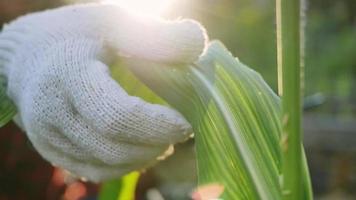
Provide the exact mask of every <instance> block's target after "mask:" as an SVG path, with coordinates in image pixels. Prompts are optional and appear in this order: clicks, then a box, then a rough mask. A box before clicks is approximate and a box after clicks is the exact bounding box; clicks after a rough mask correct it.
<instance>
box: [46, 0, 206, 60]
mask: <svg viewBox="0 0 356 200" xmlns="http://www.w3.org/2000/svg"><path fill="white" fill-rule="evenodd" d="M49 14H50V13H49ZM74 19H75V20H74ZM56 20H59V21H60V22H63V23H65V24H70V25H71V26H70V27H71V29H74V30H77V31H78V32H79V33H81V34H84V35H89V36H92V37H94V38H99V39H103V40H104V42H105V44H106V45H108V46H110V47H112V48H114V49H115V50H116V51H117V52H118V53H120V54H121V55H126V56H130V57H132V56H133V57H139V58H143V59H148V60H152V61H157V62H169V63H182V62H183V63H191V62H193V61H195V60H197V58H198V56H199V55H200V54H201V53H202V52H203V49H204V47H205V42H206V40H207V36H206V33H205V30H204V28H203V27H202V26H201V25H200V24H199V23H198V22H196V21H193V20H176V21H165V20H162V19H156V18H148V17H140V16H137V15H133V14H131V13H129V12H127V11H126V10H125V9H123V8H121V7H119V6H117V5H112V4H91V5H76V6H69V7H65V8H63V9H60V11H59V12H58V14H57V15H56ZM46 21H49V20H48V19H47V20H46ZM47 23H48V22H47Z"/></svg>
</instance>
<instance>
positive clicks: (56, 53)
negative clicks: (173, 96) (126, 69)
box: [0, 4, 206, 181]
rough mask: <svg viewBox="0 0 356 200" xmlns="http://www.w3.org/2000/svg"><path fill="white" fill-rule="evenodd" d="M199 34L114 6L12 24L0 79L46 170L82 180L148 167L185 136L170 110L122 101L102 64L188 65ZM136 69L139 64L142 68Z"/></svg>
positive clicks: (0, 50)
mask: <svg viewBox="0 0 356 200" xmlns="http://www.w3.org/2000/svg"><path fill="white" fill-rule="evenodd" d="M205 39H206V38H205V34H204V30H203V29H202V28H201V26H200V25H199V24H198V23H196V22H194V21H190V20H183V21H175V22H167V21H161V20H157V19H143V18H139V17H137V16H133V15H131V14H129V13H127V12H126V11H124V10H122V9H121V8H120V7H118V6H114V5H105V4H90V5H76V6H67V7H63V8H59V9H54V10H48V11H45V12H40V13H34V14H30V15H27V16H24V17H21V18H19V19H17V20H15V21H14V22H12V23H10V24H9V25H7V26H5V28H4V29H3V31H2V32H1V34H0V75H1V74H2V75H4V76H5V77H6V79H7V93H8V96H9V97H10V98H11V99H12V100H13V101H14V103H15V104H16V106H17V108H18V117H17V119H18V120H17V121H18V123H19V124H22V127H23V129H24V130H25V131H26V132H27V135H28V137H29V139H30V140H31V142H32V143H33V145H34V147H35V148H36V149H37V150H38V152H39V153H40V154H41V155H42V156H43V157H44V158H45V159H47V160H49V161H50V162H51V163H52V164H54V165H57V166H60V167H63V168H65V169H67V170H69V171H70V172H72V173H74V174H76V175H78V176H81V177H86V178H88V179H89V180H92V181H101V180H105V179H111V178H115V177H118V176H121V175H123V174H125V173H127V172H129V171H131V170H137V169H142V168H145V167H147V166H150V165H152V164H153V163H155V162H156V158H157V157H158V156H160V155H162V154H163V153H164V152H165V150H166V149H167V148H168V146H169V145H170V144H174V143H177V142H181V141H183V140H185V139H186V138H187V137H188V136H189V135H190V134H191V131H192V130H191V127H190V125H189V124H188V123H187V121H186V120H185V119H184V118H183V117H182V116H181V115H180V114H179V113H177V112H176V111H174V110H172V109H170V108H167V107H163V106H160V105H153V104H149V103H147V102H144V101H143V100H142V99H140V98H138V97H133V96H129V95H128V94H127V93H126V92H125V91H124V90H123V89H122V88H121V87H120V85H118V84H117V83H116V82H115V81H114V80H113V79H111V77H110V75H109V72H108V67H107V66H106V64H105V59H104V58H105V57H107V55H108V54H110V52H114V53H116V54H117V55H119V56H130V57H138V58H141V59H147V60H150V61H154V62H163V63H170V64H171V63H191V62H193V61H195V60H196V59H197V58H198V56H199V55H200V54H201V53H202V51H203V48H204V45H205ZM142 67H145V66H142Z"/></svg>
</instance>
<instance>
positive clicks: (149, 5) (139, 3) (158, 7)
mask: <svg viewBox="0 0 356 200" xmlns="http://www.w3.org/2000/svg"><path fill="white" fill-rule="evenodd" d="M110 1H111V2H116V3H118V4H120V5H121V6H122V7H124V8H126V9H128V10H130V11H132V12H134V13H136V14H139V15H148V16H153V17H158V16H161V15H162V14H164V13H165V12H167V11H168V10H169V7H170V5H172V2H173V0H110Z"/></svg>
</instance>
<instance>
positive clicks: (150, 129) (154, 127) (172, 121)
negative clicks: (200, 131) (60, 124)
mask: <svg viewBox="0 0 356 200" xmlns="http://www.w3.org/2000/svg"><path fill="white" fill-rule="evenodd" d="M82 64H83V65H86V73H80V74H77V76H75V78H73V79H72V80H71V81H68V83H70V85H68V88H70V89H69V92H70V94H71V98H72V102H73V105H74V107H75V108H76V109H77V111H78V112H79V113H80V114H81V115H82V117H83V118H84V119H85V120H86V121H87V122H88V124H91V125H93V127H95V129H96V130H98V131H99V132H101V133H107V134H109V135H111V136H112V137H113V138H115V137H117V138H118V139H120V140H125V139H126V140H127V141H132V142H135V143H141V144H150V145H168V144H175V143H177V142H182V141H184V140H185V139H187V137H188V136H189V135H190V134H191V133H192V129H191V126H190V125H189V123H188V122H187V121H186V120H185V119H184V117H183V116H182V115H181V114H179V113H178V112H177V111H175V110H173V109H170V108H168V107H164V106H160V105H154V104H150V103H147V102H145V101H143V100H142V99H140V98H138V97H132V96H129V95H128V94H127V93H126V92H125V91H124V90H123V89H122V88H121V87H120V86H119V85H118V84H117V83H116V82H115V81H114V80H113V79H111V77H110V76H109V75H108V74H107V72H106V71H105V68H106V67H105V65H104V64H103V63H101V62H100V61H90V62H89V61H88V63H82Z"/></svg>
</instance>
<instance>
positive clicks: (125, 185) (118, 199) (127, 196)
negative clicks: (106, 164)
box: [99, 172, 139, 200]
mask: <svg viewBox="0 0 356 200" xmlns="http://www.w3.org/2000/svg"><path fill="white" fill-rule="evenodd" d="M138 178H139V173H138V172H131V173H130V174H127V175H125V176H123V177H122V178H121V179H119V180H112V181H108V182H106V183H104V184H103V185H102V186H101V190H100V193H99V200H132V199H135V189H136V184H137V181H138Z"/></svg>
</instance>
